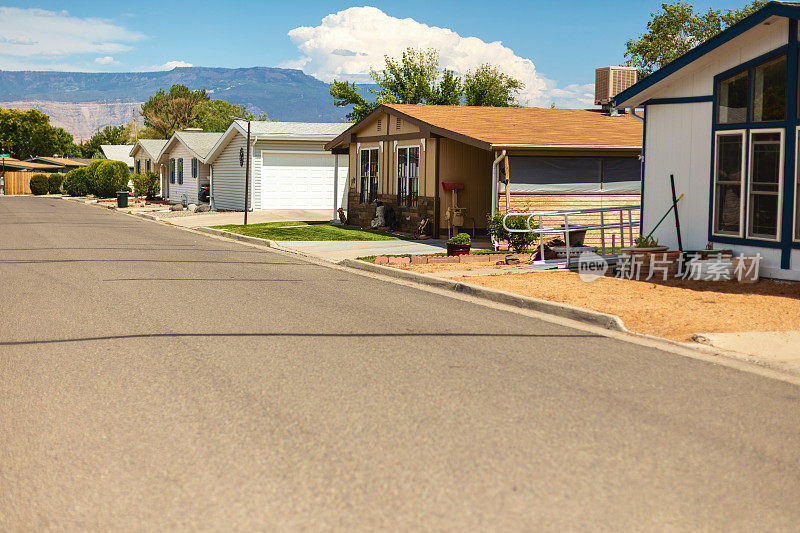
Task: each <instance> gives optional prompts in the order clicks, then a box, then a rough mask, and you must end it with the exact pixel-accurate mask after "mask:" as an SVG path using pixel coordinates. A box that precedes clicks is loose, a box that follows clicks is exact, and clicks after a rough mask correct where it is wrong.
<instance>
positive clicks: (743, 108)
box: [717, 71, 748, 124]
mask: <svg viewBox="0 0 800 533" xmlns="http://www.w3.org/2000/svg"><path fill="white" fill-rule="evenodd" d="M747 80H748V77H747V72H746V71H745V72H740V73H739V74H734V75H733V76H731V77H729V78H725V79H724V80H720V81H719V82H718V83H717V123H719V124H739V123H742V122H747V100H748V98H747V92H748V90H747V85H748V83H747Z"/></svg>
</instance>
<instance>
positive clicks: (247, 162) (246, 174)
mask: <svg viewBox="0 0 800 533" xmlns="http://www.w3.org/2000/svg"><path fill="white" fill-rule="evenodd" d="M231 118H232V119H234V120H246V121H247V155H246V156H245V170H244V225H245V226H246V225H247V204H248V201H247V200H248V198H249V196H250V119H247V118H239V117H234V116H231ZM240 164H241V163H240Z"/></svg>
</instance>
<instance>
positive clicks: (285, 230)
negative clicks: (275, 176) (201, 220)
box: [213, 222, 402, 241]
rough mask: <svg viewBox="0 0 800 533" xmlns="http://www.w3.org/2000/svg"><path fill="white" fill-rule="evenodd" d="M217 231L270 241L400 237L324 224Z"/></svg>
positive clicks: (252, 226) (277, 224)
mask: <svg viewBox="0 0 800 533" xmlns="http://www.w3.org/2000/svg"><path fill="white" fill-rule="evenodd" d="M213 227H214V228H216V229H221V230H224V231H230V232H231V233H239V234H240V235H248V236H250V237H258V238H260V239H269V240H271V241H395V240H401V239H402V237H398V236H397V235H393V234H391V233H386V232H384V231H374V230H368V229H361V228H355V227H353V226H336V225H333V224H328V223H327V222H267V223H264V224H248V225H247V226H244V225H241V224H227V225H225V226H213Z"/></svg>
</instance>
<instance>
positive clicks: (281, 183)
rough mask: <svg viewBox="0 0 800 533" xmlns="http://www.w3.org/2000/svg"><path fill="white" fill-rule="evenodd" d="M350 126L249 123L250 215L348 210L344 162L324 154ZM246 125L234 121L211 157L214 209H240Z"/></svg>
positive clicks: (209, 157)
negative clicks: (284, 210) (272, 211)
mask: <svg viewBox="0 0 800 533" xmlns="http://www.w3.org/2000/svg"><path fill="white" fill-rule="evenodd" d="M349 126H350V124H345V123H301V122H270V121H254V122H251V123H250V192H249V202H248V207H249V209H250V210H256V211H257V210H264V209H331V210H332V211H333V210H335V209H336V208H337V207H344V208H347V165H348V162H347V158H339V156H337V155H332V154H331V153H330V152H326V151H325V149H324V146H325V143H327V142H328V141H330V140H332V139H333V138H334V137H336V136H337V135H339V134H340V133H342V132H343V131H344V130H345V129H346V128H347V127H349ZM246 154H247V122H244V121H238V120H237V121H234V122H233V124H231V126H230V127H229V128H228V130H227V131H226V132H225V133H224V134H223V135H222V137H221V138H220V139H219V141H218V142H217V144H216V145H215V146H214V147H213V148H212V149H211V150H210V151H209V153H208V156H207V157H206V158H205V160H204V162H205V163H208V164H210V165H211V167H212V175H211V198H212V206H213V208H214V209H217V210H223V211H241V210H243V209H244V189H245V170H246V168H247V165H246V160H245V157H246Z"/></svg>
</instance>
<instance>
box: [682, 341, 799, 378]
mask: <svg viewBox="0 0 800 533" xmlns="http://www.w3.org/2000/svg"><path fill="white" fill-rule="evenodd" d="M694 340H695V341H697V342H700V343H702V344H708V345H710V346H714V347H715V348H719V349H721V350H730V351H733V352H738V353H742V354H745V355H749V356H752V357H755V358H757V359H759V360H761V361H763V362H764V363H766V364H768V365H770V366H775V367H779V368H782V369H785V370H788V371H790V372H794V373H795V374H800V349H799V348H798V346H800V331H743V332H736V333H698V334H697V335H695V336H694Z"/></svg>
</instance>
